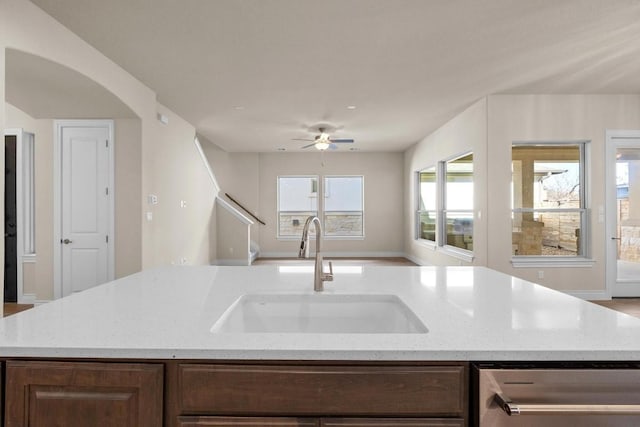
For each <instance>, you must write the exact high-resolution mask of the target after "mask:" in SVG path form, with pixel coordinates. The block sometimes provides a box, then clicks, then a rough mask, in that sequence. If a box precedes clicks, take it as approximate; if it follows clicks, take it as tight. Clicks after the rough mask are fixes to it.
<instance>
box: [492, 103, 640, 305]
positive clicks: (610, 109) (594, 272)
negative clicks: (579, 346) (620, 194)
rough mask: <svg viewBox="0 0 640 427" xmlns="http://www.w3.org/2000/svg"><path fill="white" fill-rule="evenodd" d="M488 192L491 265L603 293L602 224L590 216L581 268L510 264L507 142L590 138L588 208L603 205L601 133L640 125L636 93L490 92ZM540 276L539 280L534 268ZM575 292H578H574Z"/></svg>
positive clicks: (552, 283) (564, 287) (551, 284)
mask: <svg viewBox="0 0 640 427" xmlns="http://www.w3.org/2000/svg"><path fill="white" fill-rule="evenodd" d="M488 118H489V129H488V134H489V153H488V154H489V156H488V159H489V164H488V166H489V167H488V172H489V174H488V179H489V182H490V188H491V191H490V192H489V194H488V204H489V207H490V210H489V235H490V239H489V248H488V260H487V265H488V266H489V267H490V268H494V269H496V270H499V271H502V272H505V273H507V274H512V275H514V276H518V277H522V278H524V279H527V280H531V281H534V282H537V283H541V284H544V285H546V286H549V287H551V288H554V289H559V290H566V291H572V292H575V291H582V292H584V293H585V294H586V296H589V294H590V293H591V294H593V295H594V296H597V295H598V294H599V293H600V294H601V295H600V296H601V297H604V296H605V295H604V293H603V292H604V289H605V263H606V253H605V250H606V247H607V245H608V244H609V241H608V240H607V236H606V235H605V224H604V223H601V222H599V221H598V215H593V214H592V215H591V231H592V232H591V251H592V258H593V260H594V261H595V263H594V265H593V267H586V268H584V267H583V268H513V267H512V265H511V263H510V259H511V215H510V196H509V194H510V187H509V183H510V180H511V143H512V142H513V141H515V140H518V141H535V140H541V141H554V140H559V141H568V140H590V141H591V143H590V150H591V161H590V164H589V170H590V176H589V178H590V179H589V180H590V191H589V199H590V206H589V208H590V209H591V211H592V212H597V211H598V209H599V207H601V206H602V207H604V206H605V175H604V171H605V131H606V130H607V129H640V96H637V95H493V96H490V97H489V108H488ZM539 270H543V271H544V278H543V279H539V278H538V271H539ZM578 293H579V292H578Z"/></svg>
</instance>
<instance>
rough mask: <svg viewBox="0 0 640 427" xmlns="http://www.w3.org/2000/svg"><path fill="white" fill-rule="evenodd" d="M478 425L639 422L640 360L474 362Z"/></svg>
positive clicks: (629, 424)
mask: <svg viewBox="0 0 640 427" xmlns="http://www.w3.org/2000/svg"><path fill="white" fill-rule="evenodd" d="M472 376H473V378H474V379H473V382H474V383H475V384H474V385H475V393H474V394H475V396H474V397H473V399H474V400H475V401H474V402H473V403H472V406H474V409H473V411H474V412H475V413H474V414H473V415H472V419H473V423H472V425H476V426H482V427H486V426H491V427H502V426H518V427H528V426H543V427H555V426H562V427H571V426H580V427H588V426H594V427H596V426H607V427H616V426H624V427H632V426H640V364H637V363H631V364H624V363H617V362H614V363H557V364H552V363H546V364H516V363H507V364H496V363H486V364H482V363H480V364H475V365H474V369H473V374H472Z"/></svg>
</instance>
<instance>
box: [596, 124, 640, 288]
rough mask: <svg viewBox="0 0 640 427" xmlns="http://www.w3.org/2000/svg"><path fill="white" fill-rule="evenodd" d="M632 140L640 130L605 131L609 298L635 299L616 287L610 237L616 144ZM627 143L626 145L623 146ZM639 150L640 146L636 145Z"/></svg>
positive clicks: (613, 216)
mask: <svg viewBox="0 0 640 427" xmlns="http://www.w3.org/2000/svg"><path fill="white" fill-rule="evenodd" d="M633 140H636V141H637V140H640V130H612V129H607V130H606V131H605V235H604V239H605V242H604V247H605V248H606V253H605V259H606V262H605V289H606V293H607V294H608V295H610V296H619V297H633V296H635V297H637V296H638V295H637V293H635V292H633V290H632V289H629V290H628V291H627V290H624V289H620V287H619V286H617V285H616V284H617V281H618V277H617V276H618V273H617V272H618V256H617V249H616V247H617V245H616V243H617V241H616V240H613V239H612V237H615V235H616V225H617V221H616V216H617V207H616V198H617V190H614V188H615V187H614V184H615V182H616V168H615V164H616V161H615V156H616V148H618V146H619V145H618V142H621V143H622V144H620V145H622V146H629V145H630V144H629V143H631V142H633ZM625 142H627V144H624V143H625ZM638 147H639V148H640V145H638Z"/></svg>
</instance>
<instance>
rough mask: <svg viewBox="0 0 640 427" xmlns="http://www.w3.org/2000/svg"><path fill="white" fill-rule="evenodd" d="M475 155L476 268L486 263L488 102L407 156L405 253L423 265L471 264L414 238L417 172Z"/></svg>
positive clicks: (415, 148)
mask: <svg viewBox="0 0 640 427" xmlns="http://www.w3.org/2000/svg"><path fill="white" fill-rule="evenodd" d="M468 152H473V168H474V173H473V184H474V194H473V197H474V200H473V205H474V209H475V219H474V223H473V249H474V251H473V254H474V259H473V262H472V264H473V265H486V262H487V249H486V248H487V244H488V237H487V189H488V183H487V101H486V99H485V98H483V99H481V100H480V101H477V102H476V103H474V104H473V105H471V106H470V107H469V108H467V109H466V110H465V111H463V112H462V113H460V114H459V115H458V116H456V117H455V118H453V119H452V120H450V121H449V122H448V123H446V124H445V125H443V126H442V127H441V128H439V129H438V130H437V131H435V132H434V133H432V134H431V135H429V136H427V137H426V138H424V139H423V140H422V141H420V142H419V143H417V144H416V145H414V146H413V147H411V148H410V149H409V150H407V151H406V152H405V153H404V170H405V173H404V188H406V189H407V192H406V195H405V202H404V205H403V206H404V215H405V216H404V220H405V227H404V233H403V235H404V236H405V241H404V248H405V253H406V254H407V256H408V257H410V258H411V259H412V260H413V261H414V262H417V263H419V264H422V265H462V264H465V265H466V264H469V263H468V262H466V261H462V260H460V258H457V257H454V256H452V255H451V254H450V253H448V252H447V251H444V250H441V249H437V250H436V249H435V248H434V247H433V246H428V245H426V244H424V243H421V242H419V241H418V240H416V239H415V215H416V214H415V212H416V209H417V200H416V197H417V188H416V187H417V181H416V179H417V178H416V173H417V172H418V171H420V170H422V169H424V168H427V167H431V166H436V165H437V164H438V162H439V161H443V160H448V159H450V158H452V157H455V156H458V155H460V154H465V153H468Z"/></svg>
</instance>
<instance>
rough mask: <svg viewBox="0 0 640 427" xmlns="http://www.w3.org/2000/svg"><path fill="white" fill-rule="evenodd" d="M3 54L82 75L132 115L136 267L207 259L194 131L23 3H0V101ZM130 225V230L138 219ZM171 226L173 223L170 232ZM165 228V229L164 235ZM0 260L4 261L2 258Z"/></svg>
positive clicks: (203, 185) (1, 116) (0, 158)
mask: <svg viewBox="0 0 640 427" xmlns="http://www.w3.org/2000/svg"><path fill="white" fill-rule="evenodd" d="M7 48H11V49H16V50H19V51H23V52H27V53H30V54H33V55H37V56H41V57H43V58H45V59H48V60H50V61H53V62H57V63H59V64H62V65H64V66H66V67H68V68H71V69H73V70H75V71H77V72H79V73H81V74H83V75H85V76H87V77H88V78H90V79H92V80H93V81H95V82H96V83H98V84H100V85H101V86H103V87H104V88H105V89H107V90H109V91H110V92H111V93H113V94H114V95H115V96H117V97H118V98H120V100H121V101H122V102H124V103H125V104H126V105H127V106H128V107H129V108H130V109H131V110H132V111H133V112H134V113H135V114H136V115H137V116H138V117H139V119H140V147H141V149H140V153H141V154H140V158H139V160H138V159H136V158H135V157H134V158H133V159H129V160H130V162H132V163H138V169H139V174H140V182H141V184H140V191H139V195H138V196H137V197H138V198H139V200H138V202H136V203H135V204H134V205H133V206H136V207H137V209H139V208H138V207H142V210H139V211H138V218H140V222H139V224H140V225H139V227H140V231H139V232H138V235H139V239H140V243H139V247H140V248H141V249H140V255H139V257H140V264H141V266H142V268H147V267H152V266H155V265H159V264H164V263H167V262H172V261H175V260H176V259H178V260H180V259H183V258H186V259H187V262H188V263H207V262H208V261H209V258H210V247H209V233H210V229H211V228H210V224H209V220H210V217H211V211H212V207H213V188H212V184H211V181H210V179H209V177H208V176H207V175H206V171H205V170H204V166H203V164H202V161H201V159H200V158H199V156H198V155H197V150H196V148H195V146H194V144H193V137H194V135H195V128H194V127H193V126H192V125H190V124H188V123H186V122H185V121H184V120H182V119H180V118H179V117H178V116H176V115H175V114H173V113H171V112H169V111H167V110H166V109H165V108H164V107H162V106H161V105H159V104H158V103H157V102H156V94H155V93H154V92H153V91H152V90H151V89H149V88H148V87H146V86H145V85H143V84H142V83H141V82H140V81H139V80H137V79H136V78H134V77H133V76H132V75H131V74H129V73H128V72H126V71H125V70H123V69H122V68H121V67H120V66H118V65H117V64H115V63H114V62H112V61H111V60H109V59H108V58H107V57H105V56H104V55H103V54H101V53H100V52H98V51H97V50H96V49H94V48H93V47H92V46H90V45H89V44H88V43H86V42H85V41H84V40H82V39H80V38H79V37H78V36H76V35H75V34H73V33H72V32H71V31H69V30H68V29H67V28H65V27H64V26H62V25H61V24H60V23H59V22H57V21H56V20H54V19H53V18H51V17H50V16H49V15H47V14H46V13H44V12H43V11H42V10H40V9H39V8H38V7H36V6H35V5H34V4H33V3H31V2H28V1H24V0H2V1H1V2H0V97H1V98H2V99H4V96H5V87H4V85H5V49H7ZM4 110H5V103H4V102H0V127H1V128H6V127H7V122H6V117H5V111H4ZM158 111H160V112H163V111H164V112H166V113H167V114H168V115H169V116H170V119H171V121H170V123H169V125H168V126H163V125H162V124H160V123H159V122H158V121H157V119H156V114H157V112H158ZM105 118H107V117H105ZM0 162H2V163H4V152H2V153H0ZM3 179H4V178H0V185H4V184H3V183H4V181H3ZM136 179H137V178H136ZM136 191H137V190H136ZM150 193H157V194H159V195H160V194H162V197H163V199H161V200H162V201H163V202H162V204H159V205H156V206H154V207H153V208H149V207H148V206H147V204H146V196H147V195H148V194H150ZM133 198H134V196H133V195H132V194H129V196H128V199H127V200H128V202H127V203H131V202H132V200H133ZM140 198H142V200H140ZM180 200H187V202H188V203H189V204H188V207H187V208H182V209H183V210H179V209H181V208H179V207H178V209H176V208H175V205H176V204H178V206H179V202H180ZM148 209H152V210H153V212H154V214H155V215H156V217H157V218H159V219H160V221H158V222H156V221H155V219H154V220H153V221H146V220H142V218H144V216H143V215H145V212H146V211H147V210H148ZM133 224H134V225H133V227H134V228H135V227H138V225H136V224H138V221H134V222H133ZM170 224H171V225H170ZM172 224H180V225H179V226H178V227H176V228H175V229H171V227H173V225H172ZM129 225H131V224H129ZM129 225H127V226H129ZM0 227H2V226H0ZM165 227H169V228H170V229H169V230H165V229H164V228H165ZM124 232H125V233H126V232H127V231H126V230H125V231H124ZM134 235H135V233H134ZM116 238H117V237H116ZM0 251H2V249H0ZM0 255H2V256H4V255H3V252H0ZM133 259H134V262H135V263H137V262H138V261H137V260H136V257H135V256H134V257H133ZM132 268H133V267H132V266H131V265H129V266H128V267H125V268H124V269H123V270H122V272H123V273H127V272H130V271H131V270H132ZM1 272H2V270H1V268H0V273H1ZM1 292H2V291H0V293H1ZM0 296H1V295H0Z"/></svg>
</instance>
